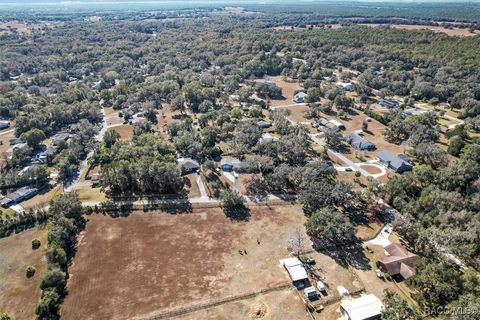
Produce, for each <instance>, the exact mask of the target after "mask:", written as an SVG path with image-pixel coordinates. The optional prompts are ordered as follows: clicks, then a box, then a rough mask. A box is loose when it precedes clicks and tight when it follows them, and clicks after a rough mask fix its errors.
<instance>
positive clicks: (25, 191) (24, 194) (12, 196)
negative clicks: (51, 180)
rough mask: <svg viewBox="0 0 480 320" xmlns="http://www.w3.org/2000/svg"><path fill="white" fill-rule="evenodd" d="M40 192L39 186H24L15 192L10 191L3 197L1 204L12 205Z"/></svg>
mask: <svg viewBox="0 0 480 320" xmlns="http://www.w3.org/2000/svg"><path fill="white" fill-rule="evenodd" d="M37 192H38V189H37V188H30V187H22V188H20V189H18V190H17V191H15V192H12V193H9V194H7V195H6V196H5V198H3V199H2V202H1V205H2V207H4V208H8V207H10V206H12V205H15V204H18V203H19V202H21V201H24V200H27V199H30V198H31V197H33V196H34V195H36V194H37Z"/></svg>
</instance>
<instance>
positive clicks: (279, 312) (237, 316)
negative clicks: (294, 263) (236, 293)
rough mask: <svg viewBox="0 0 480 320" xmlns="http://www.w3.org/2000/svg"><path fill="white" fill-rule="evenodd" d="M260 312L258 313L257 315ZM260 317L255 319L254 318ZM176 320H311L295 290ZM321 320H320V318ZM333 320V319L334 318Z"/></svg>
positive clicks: (235, 303) (222, 306) (226, 305)
mask: <svg viewBox="0 0 480 320" xmlns="http://www.w3.org/2000/svg"><path fill="white" fill-rule="evenodd" d="M257 312H258V313H257ZM257 314H258V316H257V317H256V318H255V317H254V316H255V315H257ZM173 319H175V320H198V319H215V320H245V319H259V320H279V319H298V320H300V319H311V318H309V316H308V313H307V312H306V310H305V306H304V304H303V303H302V301H301V300H300V298H299V297H298V295H297V294H296V293H295V291H294V290H293V289H290V288H289V289H284V290H281V291H274V292H270V293H267V294H264V295H259V296H257V297H255V298H253V299H247V300H240V301H235V302H231V303H227V304H224V305H221V306H218V307H214V308H209V309H205V310H200V311H197V312H193V313H191V314H186V315H184V316H179V317H175V318H173ZM319 319H320V318H319ZM332 319H333V318H332Z"/></svg>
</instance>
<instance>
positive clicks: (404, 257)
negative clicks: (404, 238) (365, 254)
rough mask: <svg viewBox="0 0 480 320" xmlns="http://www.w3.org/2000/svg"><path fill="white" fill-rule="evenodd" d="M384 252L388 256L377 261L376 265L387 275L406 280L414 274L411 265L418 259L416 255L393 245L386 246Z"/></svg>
mask: <svg viewBox="0 0 480 320" xmlns="http://www.w3.org/2000/svg"><path fill="white" fill-rule="evenodd" d="M385 251H386V253H387V254H388V256H387V257H385V258H382V259H379V260H378V263H379V264H380V266H381V267H382V268H383V269H384V270H386V271H387V272H388V274H389V275H391V276H392V277H393V276H398V275H400V276H402V278H403V279H408V278H410V277H411V276H413V275H414V274H415V269H414V268H413V264H414V262H415V261H416V260H417V259H418V256H417V255H416V254H414V253H411V252H409V251H408V250H407V249H405V248H403V247H402V246H400V245H398V244H395V243H392V244H389V245H388V246H386V247H385Z"/></svg>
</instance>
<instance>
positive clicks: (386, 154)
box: [377, 150, 412, 173]
mask: <svg viewBox="0 0 480 320" xmlns="http://www.w3.org/2000/svg"><path fill="white" fill-rule="evenodd" d="M377 160H378V162H379V163H380V164H382V165H384V166H385V167H387V168H390V169H392V170H393V171H395V172H397V173H402V172H405V171H412V165H411V164H410V162H408V160H407V159H406V157H401V156H400V155H398V156H397V155H394V154H393V153H391V152H390V151H388V150H382V151H380V152H379V153H378V154H377Z"/></svg>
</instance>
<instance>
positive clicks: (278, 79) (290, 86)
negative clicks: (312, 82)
mask: <svg viewBox="0 0 480 320" xmlns="http://www.w3.org/2000/svg"><path fill="white" fill-rule="evenodd" d="M265 79H266V80H269V81H272V82H273V83H275V84H276V85H277V86H279V87H280V88H282V95H283V98H284V99H275V100H274V99H271V103H270V104H271V105H272V106H281V105H288V104H294V102H293V101H292V99H293V93H294V91H295V90H303V88H302V86H301V85H300V84H299V83H298V81H291V82H290V81H285V80H283V79H282V76H275V77H270V76H267V77H265Z"/></svg>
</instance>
